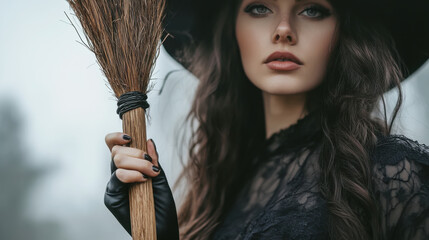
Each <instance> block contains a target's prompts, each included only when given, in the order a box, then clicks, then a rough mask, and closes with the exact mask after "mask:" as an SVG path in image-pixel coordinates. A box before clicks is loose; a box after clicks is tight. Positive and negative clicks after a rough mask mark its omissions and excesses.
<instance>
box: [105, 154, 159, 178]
mask: <svg viewBox="0 0 429 240" xmlns="http://www.w3.org/2000/svg"><path fill="white" fill-rule="evenodd" d="M113 161H114V162H115V165H116V167H118V170H119V169H126V170H133V171H139V172H141V173H143V174H145V175H146V176H149V177H156V176H158V174H159V172H160V170H159V168H158V167H157V166H154V165H153V164H152V163H151V162H149V161H146V160H143V159H141V158H133V157H129V156H126V155H121V154H118V155H116V156H115V157H114V158H113ZM116 171H117V170H116Z"/></svg>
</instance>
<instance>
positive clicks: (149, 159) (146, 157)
mask: <svg viewBox="0 0 429 240" xmlns="http://www.w3.org/2000/svg"><path fill="white" fill-rule="evenodd" d="M143 157H144V159H146V160H148V161H149V162H152V158H151V156H149V155H148V154H147V153H145V154H144V156H143Z"/></svg>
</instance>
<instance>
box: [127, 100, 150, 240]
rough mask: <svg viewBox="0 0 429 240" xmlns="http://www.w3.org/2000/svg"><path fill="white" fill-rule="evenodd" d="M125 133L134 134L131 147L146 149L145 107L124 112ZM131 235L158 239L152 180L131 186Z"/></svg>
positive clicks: (137, 238) (145, 239)
mask: <svg viewBox="0 0 429 240" xmlns="http://www.w3.org/2000/svg"><path fill="white" fill-rule="evenodd" d="M122 128H123V131H124V133H127V134H129V135H130V136H132V140H131V143H130V147H133V148H138V149H141V150H143V151H145V152H147V149H146V119H145V111H144V110H143V108H136V109H134V110H131V111H128V112H126V113H124V115H123V116H122ZM129 197H130V216H131V235H132V237H133V240H156V221H155V205H154V200H153V190H152V180H151V179H150V178H149V179H148V180H147V181H146V182H143V183H137V184H134V185H132V186H131V187H130V191H129Z"/></svg>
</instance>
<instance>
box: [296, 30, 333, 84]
mask: <svg viewBox="0 0 429 240" xmlns="http://www.w3.org/2000/svg"><path fill="white" fill-rule="evenodd" d="M308 30H309V31H305V32H303V34H302V35H301V38H300V41H301V44H302V47H307V49H311V51H309V50H307V51H306V55H307V56H306V58H307V60H308V61H307V63H306V65H307V66H306V67H308V68H310V69H312V71H308V72H307V73H308V74H310V75H312V78H313V81H319V82H320V81H321V80H322V79H323V78H324V76H325V73H326V68H327V65H328V61H329V57H330V55H331V52H332V49H333V48H334V46H335V44H336V40H335V24H327V25H325V26H323V27H320V28H314V29H308ZM310 30H312V31H310Z"/></svg>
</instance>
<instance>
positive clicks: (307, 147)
mask: <svg viewBox="0 0 429 240" xmlns="http://www.w3.org/2000/svg"><path fill="white" fill-rule="evenodd" d="M313 115H314V114H313ZM316 121H317V120H316V118H315V117H314V116H312V115H308V116H307V117H305V118H303V119H301V120H299V121H298V123H296V124H295V125H292V126H290V127H289V128H286V129H283V130H280V131H279V132H277V133H275V134H274V135H272V136H271V137H270V138H269V139H267V141H266V146H265V151H264V152H262V154H261V155H259V156H258V157H257V158H258V162H259V166H258V168H257V169H258V170H257V171H256V173H255V175H254V177H253V178H252V179H251V180H250V181H249V182H248V183H247V184H246V185H245V187H244V188H243V189H242V191H241V192H240V193H239V195H238V197H237V200H236V202H235V204H234V205H233V207H232V208H231V210H230V211H228V213H227V215H226V217H225V219H224V221H223V222H222V224H221V225H220V226H219V227H218V228H217V229H216V231H215V233H214V235H213V239H216V240H223V239H228V240H230V239H269V240H275V239H300V240H305V239H329V236H328V231H327V229H328V227H327V225H328V212H327V207H326V202H325V200H324V198H323V196H322V195H321V193H320V192H319V188H318V181H319V179H318V177H319V167H318V157H319V153H320V145H319V144H318V142H319V140H320V130H318V129H315V127H314V126H317V125H318V124H317V122H316ZM371 158H372V160H373V162H374V167H373V183H374V186H375V190H376V192H375V194H376V198H377V200H378V203H379V204H380V207H381V209H382V216H383V218H382V230H383V234H384V237H385V238H386V239H407V240H409V239H429V148H428V147H427V146H425V145H421V144H418V143H417V142H415V141H412V140H410V139H408V138H406V137H404V136H393V135H392V136H388V137H381V138H379V140H378V144H377V147H376V150H375V151H374V153H373V154H372V156H371Z"/></svg>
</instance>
